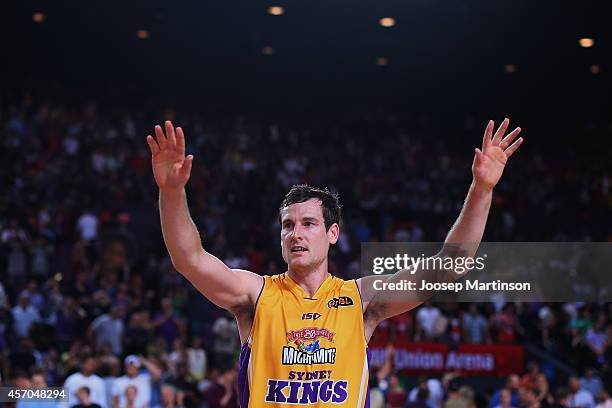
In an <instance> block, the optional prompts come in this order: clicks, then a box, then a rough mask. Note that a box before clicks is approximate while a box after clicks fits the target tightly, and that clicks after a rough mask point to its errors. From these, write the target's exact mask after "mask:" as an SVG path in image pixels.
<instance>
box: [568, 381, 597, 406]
mask: <svg viewBox="0 0 612 408" xmlns="http://www.w3.org/2000/svg"><path fill="white" fill-rule="evenodd" d="M568 386H569V393H570V395H569V398H568V407H570V408H594V407H595V399H594V398H593V396H592V395H591V393H590V392H589V391H587V390H585V389H583V388H582V387H581V386H580V380H579V379H578V377H575V376H571V377H570V378H569V381H568Z"/></svg>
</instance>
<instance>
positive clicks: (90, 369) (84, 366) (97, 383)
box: [58, 356, 108, 408]
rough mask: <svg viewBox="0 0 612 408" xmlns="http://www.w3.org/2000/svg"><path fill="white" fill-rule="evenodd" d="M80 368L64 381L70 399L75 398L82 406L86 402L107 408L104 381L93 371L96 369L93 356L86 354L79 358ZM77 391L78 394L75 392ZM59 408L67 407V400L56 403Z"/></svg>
mask: <svg viewBox="0 0 612 408" xmlns="http://www.w3.org/2000/svg"><path fill="white" fill-rule="evenodd" d="M81 361H82V363H81V369H80V371H79V372H76V373H74V374H72V375H70V376H68V378H66V381H65V382H64V386H63V387H64V388H65V389H66V390H67V392H68V396H69V397H68V398H69V399H70V401H76V400H77V399H78V400H79V401H80V403H81V404H83V405H84V406H89V405H87V404H90V403H91V404H98V405H99V406H100V407H101V408H107V407H108V405H107V402H106V391H105V387H104V381H103V380H102V378H100V377H98V376H97V375H96V374H94V372H95V371H96V366H97V363H96V359H95V358H94V357H93V356H86V357H83V358H82V359H81ZM77 393H78V394H77ZM58 407H59V408H69V405H68V403H67V402H62V403H60V404H59V405H58Z"/></svg>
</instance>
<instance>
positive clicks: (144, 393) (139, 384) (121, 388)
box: [111, 355, 161, 408]
mask: <svg viewBox="0 0 612 408" xmlns="http://www.w3.org/2000/svg"><path fill="white" fill-rule="evenodd" d="M124 364H125V375H123V376H121V377H119V378H117V379H116V380H115V382H114V383H113V387H112V391H111V394H112V407H113V408H117V407H119V408H123V407H125V406H127V394H126V390H127V389H128V388H129V387H130V386H134V387H135V388H136V395H135V402H134V403H135V406H136V407H144V406H148V405H149V403H150V400H151V382H152V381H158V380H159V379H160V378H161V370H160V369H159V367H157V366H156V365H155V364H153V363H152V362H151V361H149V360H147V359H144V358H140V357H137V356H135V355H129V356H127V357H126V358H125V360H124ZM141 365H144V366H145V368H146V371H145V372H140V371H139V370H140V368H141Z"/></svg>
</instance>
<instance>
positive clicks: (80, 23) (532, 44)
mask: <svg viewBox="0 0 612 408" xmlns="http://www.w3.org/2000/svg"><path fill="white" fill-rule="evenodd" d="M604 4H605V2H603V1H598V2H596V1H562V2H558V1H550V0H544V1H527V0H520V1H513V0H499V1H482V0H403V1H397V0H367V1H363V0H362V1H347V0H326V1H319V0H311V1H297V0H278V1H276V0H274V1H273V0H271V1H260V0H249V1H246V0H244V1H235V0H219V1H204V0H199V1H194V0H184V1H169V0H164V1H161V0H156V1H143V0H131V1H116V0H111V1H96V2H84V1H73V0H70V1H60V2H55V1H53V2H49V1H42V0H35V1H11V2H9V3H8V4H5V5H4V8H3V14H4V19H3V20H4V25H3V31H4V35H3V38H4V43H5V46H4V47H3V51H2V52H3V53H5V54H6V55H5V56H4V57H5V58H3V59H4V60H5V61H6V63H5V66H6V68H7V73H6V76H5V77H4V82H5V85H7V82H8V85H15V84H18V86H21V85H22V84H28V85H27V86H33V85H30V84H33V83H35V82H38V83H39V82H40V81H42V82H43V83H45V82H46V83H53V84H56V85H57V89H64V90H78V91H82V90H85V92H88V93H90V94H91V95H97V94H103V93H107V92H109V90H110V91H112V92H114V93H113V95H115V96H116V97H119V98H122V97H125V98H134V101H138V100H139V99H138V98H144V99H153V100H168V101H173V102H179V101H181V102H182V101H188V103H190V104H194V103H196V104H202V105H206V106H209V105H215V104H216V105H219V106H227V107H228V108H229V109H232V108H236V109H243V108H245V107H249V106H250V107H254V106H257V107H269V108H279V107H292V108H297V109H309V108H314V107H325V108H326V109H327V108H329V109H336V108H342V107H364V108H368V109H369V108H372V107H379V106H387V105H390V106H393V107H407V108H411V109H414V108H423V109H429V110H431V109H440V110H441V111H452V110H453V109H457V107H461V108H462V109H463V108H465V107H470V109H473V110H485V111H486V110H491V109H493V110H511V111H512V110H514V111H520V110H521V109H528V110H534V111H535V110H538V109H540V110H542V111H547V112H549V114H550V115H554V114H555V113H557V112H564V111H565V110H584V111H590V112H592V111H598V110H601V112H609V111H610V98H609V93H610V88H611V86H610V85H611V83H612V81H611V78H612V76H611V73H612V57H611V55H612V54H611V51H612V49H611V45H610V44H611V42H612V36H611V35H610V34H611V31H612V29H611V28H610V27H611V25H610V24H609V13H608V12H607V9H606V7H605V5H604ZM271 6H277V7H283V14H282V15H271V14H270V9H269V7H271ZM36 13H41V14H38V15H37V14H36ZM384 17H391V18H393V19H394V20H395V25H394V26H393V27H383V26H382V25H381V24H380V19H381V18H384ZM140 37H147V38H140ZM581 38H591V39H593V40H594V46H592V47H590V48H584V47H582V46H581V45H580V44H579V40H580V39H581Z"/></svg>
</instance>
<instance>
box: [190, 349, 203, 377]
mask: <svg viewBox="0 0 612 408" xmlns="http://www.w3.org/2000/svg"><path fill="white" fill-rule="evenodd" d="M187 364H188V366H189V374H191V376H192V377H193V378H195V379H196V380H197V381H200V380H203V379H204V377H205V376H206V352H205V351H204V350H203V349H201V348H200V349H193V348H189V349H187Z"/></svg>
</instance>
